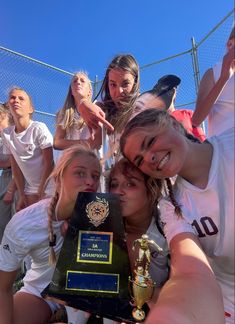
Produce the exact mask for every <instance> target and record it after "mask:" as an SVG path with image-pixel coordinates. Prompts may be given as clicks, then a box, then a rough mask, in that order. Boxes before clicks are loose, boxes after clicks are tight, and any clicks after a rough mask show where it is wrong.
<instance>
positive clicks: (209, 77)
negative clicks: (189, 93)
mask: <svg viewBox="0 0 235 324" xmlns="http://www.w3.org/2000/svg"><path fill="white" fill-rule="evenodd" d="M214 83H215V80H214V73H213V68H210V69H208V70H207V71H206V72H205V73H204V74H203V77H202V79H201V82H200V86H201V85H202V86H204V85H206V84H214Z"/></svg>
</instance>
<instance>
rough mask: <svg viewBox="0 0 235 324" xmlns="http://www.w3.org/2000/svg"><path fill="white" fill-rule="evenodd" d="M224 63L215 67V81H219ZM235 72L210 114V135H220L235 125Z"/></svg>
mask: <svg viewBox="0 0 235 324" xmlns="http://www.w3.org/2000/svg"><path fill="white" fill-rule="evenodd" d="M221 68H222V63H218V64H216V65H215V66H214V67H213V75H214V81H215V82H217V81H218V79H219V77H220V74H221ZM234 113H235V111H234V73H233V75H232V76H231V77H230V78H229V79H228V81H227V82H226V84H225V86H224V88H223V90H222V92H221V94H220V95H219V97H218V98H217V100H216V102H215V103H214V105H213V107H212V109H211V111H210V113H209V115H208V135H209V136H213V135H219V134H221V133H223V132H224V131H225V130H227V129H229V128H231V127H234Z"/></svg>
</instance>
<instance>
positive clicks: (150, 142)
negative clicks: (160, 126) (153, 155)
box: [146, 137, 155, 148]
mask: <svg viewBox="0 0 235 324" xmlns="http://www.w3.org/2000/svg"><path fill="white" fill-rule="evenodd" d="M154 141H155V137H151V138H150V139H149V141H148V142H147V145H146V147H147V148H149V147H150V146H151V145H152V144H153V143H154Z"/></svg>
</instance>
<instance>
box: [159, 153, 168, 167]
mask: <svg viewBox="0 0 235 324" xmlns="http://www.w3.org/2000/svg"><path fill="white" fill-rule="evenodd" d="M168 160H169V153H168V154H167V155H166V156H165V157H164V158H163V159H162V160H161V161H160V163H159V164H158V169H161V168H162V167H163V166H164V165H165V164H166V162H167V161H168Z"/></svg>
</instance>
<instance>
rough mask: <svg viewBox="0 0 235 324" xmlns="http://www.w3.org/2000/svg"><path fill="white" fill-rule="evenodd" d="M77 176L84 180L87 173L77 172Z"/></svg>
mask: <svg viewBox="0 0 235 324" xmlns="http://www.w3.org/2000/svg"><path fill="white" fill-rule="evenodd" d="M76 175H78V176H79V177H80V178H84V177H85V175H86V173H85V172H84V171H77V172H76Z"/></svg>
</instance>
